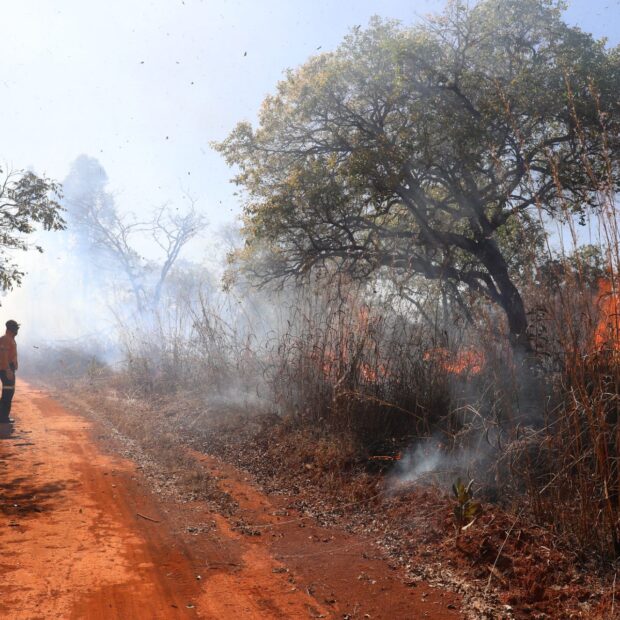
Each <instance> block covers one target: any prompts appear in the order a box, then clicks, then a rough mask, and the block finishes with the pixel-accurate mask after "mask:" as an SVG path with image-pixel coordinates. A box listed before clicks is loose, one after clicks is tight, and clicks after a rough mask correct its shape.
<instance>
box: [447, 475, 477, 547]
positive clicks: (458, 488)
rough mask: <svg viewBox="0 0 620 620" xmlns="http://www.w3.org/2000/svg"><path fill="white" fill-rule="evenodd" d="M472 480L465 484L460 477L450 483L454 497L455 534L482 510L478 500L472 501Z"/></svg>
mask: <svg viewBox="0 0 620 620" xmlns="http://www.w3.org/2000/svg"><path fill="white" fill-rule="evenodd" d="M473 484H474V481H473V480H470V481H469V484H468V485H467V486H465V484H463V482H462V481H461V479H460V478H458V479H457V481H456V482H455V483H454V484H453V485H452V493H453V494H454V497H455V499H456V505H455V506H454V520H455V523H456V529H457V536H458V533H459V532H460V531H461V530H463V529H465V528H466V527H469V526H470V525H471V524H472V523H473V522H474V521H475V520H476V518H477V517H478V515H480V513H481V512H482V506H481V504H480V502H476V501H474V492H473V489H472V486H473Z"/></svg>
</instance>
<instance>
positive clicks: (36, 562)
mask: <svg viewBox="0 0 620 620" xmlns="http://www.w3.org/2000/svg"><path fill="white" fill-rule="evenodd" d="M14 417H15V418H16V419H17V423H16V424H15V427H14V428H12V429H11V428H10V427H8V426H7V425H0V549H1V550H2V557H1V559H0V617H2V618H11V619H15V620H18V619H24V620H26V619H27V620H35V619H41V620H48V619H51V618H54V619H64V618H68V619H71V618H75V619H101V620H103V619H105V620H110V619H119V620H120V619H123V620H133V619H138V620H141V619H145V620H146V619H148V620H151V619H162V620H165V619H168V618H170V619H175V618H209V619H210V618H213V619H218V620H226V619H234V620H239V619H246V618H247V619H249V620H254V619H263V618H265V619H269V618H278V619H287V618H351V619H353V618H375V619H376V618H385V619H388V618H389V619H390V620H392V619H394V620H398V619H399V618H402V619H403V620H404V619H410V618H411V619H413V618H428V619H430V620H443V619H446V620H448V619H456V618H461V617H462V616H461V615H460V614H459V613H458V612H457V611H456V608H457V607H458V601H457V600H456V599H455V597H454V596H453V595H450V594H448V593H443V592H439V591H436V590H433V589H430V588H428V587H426V586H425V585H424V584H419V585H418V586H417V587H413V588H412V587H406V586H405V585H403V583H402V582H401V581H400V579H399V578H398V573H397V571H396V570H395V569H394V568H393V567H392V568H390V567H388V564H387V562H386V561H385V560H384V559H382V558H381V557H377V552H376V551H373V550H372V547H370V546H369V545H368V544H367V543H366V542H365V541H363V540H360V539H355V538H354V537H352V536H350V535H348V534H344V533H342V532H339V531H337V530H329V529H327V528H320V527H318V526H316V524H312V523H309V522H308V521H304V522H303V523H302V522H301V521H300V520H295V519H291V518H290V517H287V518H283V517H280V516H276V515H278V514H280V512H281V509H280V508H279V506H280V504H281V500H276V499H273V498H269V497H266V496H264V495H263V494H261V493H260V492H259V491H258V490H256V489H254V488H253V487H251V485H250V484H249V483H248V482H247V481H246V480H245V479H244V477H243V476H242V475H241V474H240V473H239V472H237V471H236V470H234V468H230V467H228V466H226V465H225V464H222V463H219V462H217V461H215V460H214V459H211V458H209V457H203V456H200V457H197V458H200V459H201V461H202V462H203V464H204V467H205V469H206V470H208V471H209V472H210V473H211V474H212V475H216V476H217V477H218V479H220V481H221V486H222V488H223V489H224V490H226V491H227V492H229V493H230V494H231V495H232V496H233V497H234V498H235V499H236V500H237V501H238V503H239V514H238V515H235V516H233V517H232V518H229V519H227V518H226V517H224V516H222V515H220V514H218V513H216V512H213V511H212V510H211V509H209V508H208V506H207V505H206V504H205V503H204V502H198V501H197V502H191V503H187V504H176V503H175V502H173V501H172V500H169V499H165V498H161V497H159V496H158V495H156V494H155V493H154V492H152V491H151V490H150V489H149V486H148V484H147V483H146V482H145V480H144V479H143V477H142V474H141V472H140V470H139V468H138V467H137V466H136V464H134V463H133V462H132V461H129V460H127V459H124V458H121V457H120V456H117V455H115V454H110V453H109V450H106V449H104V448H103V447H102V446H101V445H99V441H98V440H97V439H95V438H94V432H93V431H95V430H97V429H98V427H97V426H96V425H95V424H94V423H93V422H91V421H89V420H87V419H86V418H84V417H82V416H81V415H78V414H76V413H74V412H70V411H68V410H67V409H65V408H63V407H62V406H61V405H59V404H58V403H57V402H55V401H54V400H53V399H51V398H49V397H48V396H47V395H46V394H45V393H43V392H41V391H40V390H37V389H34V388H32V387H30V386H27V385H25V384H23V383H20V384H19V385H18V391H17V394H16V398H15V402H14ZM99 431H100V429H99ZM99 431H98V432H99ZM279 502H280V503H279ZM279 511H280V512H279ZM239 518H241V519H242V520H243V522H244V523H253V524H257V526H258V527H261V525H262V526H263V527H264V528H265V529H264V531H263V532H262V535H260V536H258V535H251V536H248V535H247V534H248V532H247V531H246V532H244V531H243V528H242V529H241V531H239V528H238V527H237V528H234V527H233V526H232V525H231V521H232V522H233V523H234V522H235V521H236V520H238V519H239ZM369 551H370V553H369Z"/></svg>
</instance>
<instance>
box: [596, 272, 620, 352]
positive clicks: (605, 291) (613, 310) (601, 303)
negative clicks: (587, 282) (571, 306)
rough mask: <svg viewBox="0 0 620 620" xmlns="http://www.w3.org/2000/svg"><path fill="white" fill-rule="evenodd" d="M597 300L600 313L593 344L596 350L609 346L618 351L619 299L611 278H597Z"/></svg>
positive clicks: (619, 336) (619, 330)
mask: <svg viewBox="0 0 620 620" xmlns="http://www.w3.org/2000/svg"><path fill="white" fill-rule="evenodd" d="M597 301H598V307H599V312H600V314H599V320H598V325H597V326H596V332H595V333H594V345H595V347H596V349H597V350H600V349H602V348H611V349H613V350H614V352H620V299H619V297H618V290H617V289H616V288H615V287H614V285H613V282H612V281H611V280H608V279H607V278H601V279H600V280H599V282H598V299H597Z"/></svg>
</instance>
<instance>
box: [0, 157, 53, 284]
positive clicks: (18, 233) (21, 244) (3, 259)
mask: <svg viewBox="0 0 620 620" xmlns="http://www.w3.org/2000/svg"><path fill="white" fill-rule="evenodd" d="M60 195H61V188H60V185H58V183H56V182H54V181H52V180H51V179H48V178H46V177H40V176H37V175H36V174H34V173H33V172H29V171H12V172H4V171H3V170H2V169H1V168H0V289H2V290H4V291H6V290H10V289H12V288H13V287H14V286H15V285H19V284H21V281H22V277H23V275H24V274H23V272H22V271H20V270H19V269H18V267H17V265H16V264H15V263H13V262H12V261H11V260H9V258H8V257H9V255H10V253H11V252H13V251H15V250H24V251H25V250H30V249H35V250H37V251H39V252H42V251H43V249H42V248H41V247H40V246H38V245H35V246H31V245H30V244H29V243H28V239H27V237H28V236H29V235H31V234H32V233H33V232H34V231H35V230H36V228H37V225H38V226H40V227H41V228H43V229H44V230H62V229H63V228H64V227H65V223H64V221H63V219H62V215H61V214H62V207H61V206H60V204H59V203H58V201H57V200H58V199H59V198H60Z"/></svg>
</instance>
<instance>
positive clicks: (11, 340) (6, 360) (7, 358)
mask: <svg viewBox="0 0 620 620" xmlns="http://www.w3.org/2000/svg"><path fill="white" fill-rule="evenodd" d="M11 364H12V365H13V370H17V345H16V344H15V337H14V336H13V334H12V333H11V332H8V331H7V333H6V334H4V336H0V370H11Z"/></svg>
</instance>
